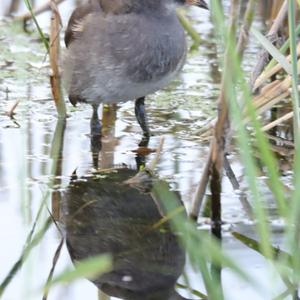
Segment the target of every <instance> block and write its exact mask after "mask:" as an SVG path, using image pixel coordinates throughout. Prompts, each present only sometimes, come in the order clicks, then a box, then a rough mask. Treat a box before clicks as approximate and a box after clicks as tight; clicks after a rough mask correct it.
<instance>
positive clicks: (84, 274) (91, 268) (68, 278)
mask: <svg viewBox="0 0 300 300" xmlns="http://www.w3.org/2000/svg"><path fill="white" fill-rule="evenodd" d="M111 267H112V257H111V256H110V255H108V254H105V255H98V256H94V257H90V258H87V259H85V260H82V261H80V262H76V263H75V264H74V268H72V269H71V268H67V269H66V270H64V271H63V272H62V273H61V274H59V275H57V276H56V277H55V278H54V279H53V280H52V281H51V283H50V284H49V285H48V286H47V288H48V289H49V287H50V286H53V285H55V284H60V283H61V284H67V283H70V282H72V281H74V280H77V279H80V278H88V279H95V278H96V277H97V276H99V275H101V274H103V273H105V272H109V271H110V270H111Z"/></svg>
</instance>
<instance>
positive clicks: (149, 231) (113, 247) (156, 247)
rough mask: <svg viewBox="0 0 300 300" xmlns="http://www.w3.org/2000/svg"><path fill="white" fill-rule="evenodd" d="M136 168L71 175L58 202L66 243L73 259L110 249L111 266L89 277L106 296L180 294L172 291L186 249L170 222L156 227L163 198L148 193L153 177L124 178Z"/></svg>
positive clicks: (170, 297) (165, 297) (164, 298)
mask: <svg viewBox="0 0 300 300" xmlns="http://www.w3.org/2000/svg"><path fill="white" fill-rule="evenodd" d="M136 173H137V172H136V171H135V170H131V169H128V168H116V169H113V170H110V171H100V172H98V173H95V174H94V176H86V177H82V178H73V179H72V181H71V183H70V185H69V187H68V189H67V190H66V192H65V194H64V200H63V205H62V211H63V214H62V217H63V219H64V223H65V228H66V241H67V248H68V250H69V253H70V255H71V258H72V260H73V261H80V260H83V259H85V258H88V257H92V256H96V255H99V254H101V253H111V255H112V257H113V269H112V271H110V272H108V273H105V274H102V275H101V276H99V277H98V278H96V279H94V280H92V281H93V283H94V284H95V285H96V286H97V287H98V288H99V289H101V290H102V291H103V292H104V293H106V294H107V295H110V296H114V297H118V298H121V299H130V300H150V299H151V300H179V299H185V298H183V297H182V296H180V295H179V294H178V293H177V292H176V291H175V284H176V281H177V279H178V277H179V276H180V275H181V273H182V271H183V267H184V263H185V253H184V251H183V249H182V248H181V246H180V245H179V242H178V238H177V236H176V234H174V233H173V232H172V231H171V226H170V224H169V223H164V224H163V225H161V226H155V224H158V222H159V221H160V220H161V218H162V217H163V215H164V213H163V211H164V209H163V203H162V202H163V201H164V199H159V197H154V193H152V192H151V188H152V186H153V182H154V180H155V179H153V177H152V176H151V175H150V174H147V173H144V176H143V179H142V182H141V180H138V181H139V184H138V185H137V184H134V180H129V181H128V179H129V178H132V177H133V176H134V175H135V174H136ZM134 178H136V177H134ZM129 182H131V183H130V184H129ZM141 183H142V184H141ZM177 199H178V203H177V205H178V206H181V205H182V204H181V201H180V200H179V197H177Z"/></svg>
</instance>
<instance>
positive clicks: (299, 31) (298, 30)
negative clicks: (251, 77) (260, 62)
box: [266, 24, 300, 70]
mask: <svg viewBox="0 0 300 300" xmlns="http://www.w3.org/2000/svg"><path fill="white" fill-rule="evenodd" d="M296 34H297V35H298V34H300V24H299V25H298V26H297V28H296ZM289 48H290V39H289V38H288V39H287V40H286V41H285V42H284V44H283V45H282V46H281V48H280V49H279V51H280V53H281V54H285V53H286V51H287V50H288V49H289ZM275 65H276V60H275V59H274V58H273V59H272V60H271V61H270V62H269V64H268V65H267V66H266V70H269V69H271V68H272V67H274V66H275Z"/></svg>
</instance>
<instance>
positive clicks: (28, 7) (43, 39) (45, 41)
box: [24, 0, 49, 52]
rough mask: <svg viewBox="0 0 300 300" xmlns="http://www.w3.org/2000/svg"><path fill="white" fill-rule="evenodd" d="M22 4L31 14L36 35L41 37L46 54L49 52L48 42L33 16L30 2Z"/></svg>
mask: <svg viewBox="0 0 300 300" xmlns="http://www.w3.org/2000/svg"><path fill="white" fill-rule="evenodd" d="M24 3H25V5H26V7H27V9H28V10H29V12H30V13H31V16H32V19H33V22H34V24H35V26H36V28H37V30H38V33H39V35H40V37H41V39H42V41H43V43H44V46H45V48H46V49H47V52H49V42H48V40H47V38H46V36H45V35H44V32H43V30H42V28H41V27H40V25H39V23H38V21H37V19H36V17H35V15H34V12H33V9H32V5H31V3H30V1H29V0H24Z"/></svg>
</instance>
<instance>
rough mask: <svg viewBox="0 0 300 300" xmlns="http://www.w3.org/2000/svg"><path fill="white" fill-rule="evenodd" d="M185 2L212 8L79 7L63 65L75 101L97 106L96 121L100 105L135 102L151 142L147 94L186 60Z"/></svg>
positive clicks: (153, 4) (145, 0) (163, 1)
mask: <svg viewBox="0 0 300 300" xmlns="http://www.w3.org/2000/svg"><path fill="white" fill-rule="evenodd" d="M185 4H187V5H196V6H198V7H202V8H205V9H207V8H208V7H207V4H206V3H205V1H204V0H88V2H87V4H85V5H83V6H80V7H78V8H76V9H75V11H74V12H73V14H72V15H71V18H70V20H69V23H68V27H67V30H66V34H65V43H66V47H67V51H66V55H65V58H64V63H63V64H64V66H63V67H64V76H63V77H64V82H65V87H66V89H67V91H68V94H69V99H70V101H71V103H72V104H73V105H76V103H77V102H88V103H90V104H92V105H93V109H94V113H93V116H94V119H95V118H97V114H96V113H95V112H97V108H98V106H99V104H100V103H110V104H111V103H118V102H121V101H127V100H135V114H136V117H137V120H138V122H139V124H140V126H141V128H142V130H143V134H144V135H143V140H144V141H146V143H147V142H148V140H149V135H150V134H149V128H148V125H147V120H146V114H145V107H144V100H145V96H147V95H148V94H151V93H153V92H155V91H157V90H159V89H161V88H163V87H164V86H166V85H167V84H168V83H169V82H170V81H171V80H172V79H174V77H175V76H176V74H177V73H178V71H179V70H180V69H181V68H182V66H183V64H184V61H185V57H186V41H185V33H184V30H183V28H182V26H181V24H180V23H179V20H178V18H177V15H176V7H177V6H179V5H185ZM95 124H96V126H95ZM98 124H100V123H99V122H98ZM93 126H94V127H96V129H97V122H95V120H93V121H92V122H91V127H93ZM98 129H99V126H98ZM91 130H92V132H93V128H91Z"/></svg>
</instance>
